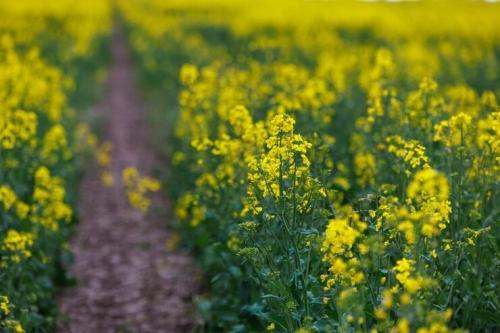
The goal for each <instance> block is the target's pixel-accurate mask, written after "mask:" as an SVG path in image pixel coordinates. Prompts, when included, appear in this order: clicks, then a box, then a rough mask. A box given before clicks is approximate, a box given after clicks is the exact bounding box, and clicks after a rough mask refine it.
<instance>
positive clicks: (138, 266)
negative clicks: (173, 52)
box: [57, 30, 199, 333]
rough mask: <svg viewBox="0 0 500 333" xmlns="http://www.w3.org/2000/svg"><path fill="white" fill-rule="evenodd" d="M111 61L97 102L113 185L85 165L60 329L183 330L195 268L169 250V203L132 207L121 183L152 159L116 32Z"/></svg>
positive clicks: (190, 315) (100, 332) (145, 170)
mask: <svg viewBox="0 0 500 333" xmlns="http://www.w3.org/2000/svg"><path fill="white" fill-rule="evenodd" d="M111 48H112V64H111V68H110V73H109V77H108V81H107V84H106V92H105V94H104V95H105V97H104V101H103V102H102V106H101V107H100V108H98V109H99V110H100V111H99V112H103V114H102V116H103V117H104V119H105V120H106V124H107V125H106V127H105V134H104V137H105V138H104V139H105V140H107V141H109V142H111V143H112V145H113V152H112V166H111V168H112V173H113V175H114V180H115V184H114V185H113V186H112V187H110V188H107V187H105V186H103V185H102V183H101V181H100V172H101V170H100V169H99V168H98V167H96V166H93V165H91V166H89V167H87V168H86V170H85V173H84V178H83V179H82V186H81V194H80V207H79V210H80V212H79V214H80V222H79V224H78V226H77V229H78V230H77V233H76V235H75V237H74V238H73V240H72V249H73V252H74V254H75V258H76V261H75V263H74V264H73V266H72V267H70V272H71V273H72V274H73V275H74V276H75V277H76V278H77V281H78V284H77V286H76V287H74V288H70V289H67V290H66V291H65V292H64V293H63V294H62V296H61V298H60V312H61V318H63V319H62V320H61V322H60V323H59V324H58V328H57V332H60V333H66V332H68V333H83V332H85V333H86V332H89V333H94V332H95V333H107V332H110V333H111V332H113V333H116V332H124V333H125V332H141V333H142V332H144V333H148V332H155V333H159V332H175V333H178V332H189V331H190V330H191V329H192V327H193V323H194V321H195V315H194V311H193V298H194V297H195V295H196V293H197V291H198V275H199V274H198V271H197V269H196V266H195V264H194V262H193V259H192V258H191V257H190V256H189V255H188V254H187V253H182V252H172V251H169V250H167V247H166V245H165V242H166V240H167V239H168V236H169V233H168V229H167V224H168V216H169V212H168V201H166V200H164V199H163V198H156V199H155V200H154V204H153V206H154V207H153V208H152V209H151V210H150V211H151V212H152V213H149V214H147V215H144V214H141V213H140V212H139V211H138V210H136V209H134V208H132V207H131V206H130V205H129V203H128V201H127V198H126V194H125V191H124V188H123V184H122V181H121V173H122V171H123V169H124V168H126V167H129V166H133V167H136V168H137V169H138V170H139V171H140V173H141V175H151V173H152V170H153V168H154V167H155V166H157V165H158V163H159V162H158V161H159V160H158V158H157V156H155V151H154V149H153V147H152V144H151V135H150V131H149V129H148V124H147V121H146V118H147V116H146V110H145V107H144V104H143V102H142V100H141V96H140V94H139V93H138V88H137V87H136V85H135V82H134V75H133V66H132V61H131V55H130V52H129V49H128V46H127V44H126V41H125V37H124V35H123V33H122V32H121V31H120V30H117V31H116V32H115V34H114V37H113V40H112V45H111Z"/></svg>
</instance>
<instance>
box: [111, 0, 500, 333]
mask: <svg viewBox="0 0 500 333" xmlns="http://www.w3.org/2000/svg"><path fill="white" fill-rule="evenodd" d="M118 7H119V12H120V16H121V18H122V19H123V21H124V24H125V26H126V29H127V31H128V34H129V40H130V44H131V47H132V48H133V51H134V55H135V59H136V61H137V65H138V67H139V73H140V77H141V80H142V83H143V84H144V86H145V87H146V90H147V91H148V92H150V93H151V95H152V96H153V95H154V96H155V97H154V98H156V99H157V100H158V101H160V103H163V105H164V110H163V112H165V113H168V114H169V116H166V117H167V118H168V119H169V120H170V121H169V123H165V124H164V130H165V131H166V132H169V133H170V135H171V137H172V138H171V144H170V145H169V149H170V150H171V163H172V170H171V177H170V178H169V181H168V182H167V185H166V187H167V188H169V189H170V190H171V192H172V196H173V197H174V198H175V199H176V205H175V214H176V216H177V218H178V220H179V225H178V228H179V229H178V230H179V235H180V239H181V242H182V243H184V245H185V246H188V247H189V248H191V249H192V250H193V251H194V252H195V253H196V254H197V257H198V259H199V262H200V265H201V267H202V269H203V271H204V273H205V277H206V286H205V290H206V295H204V296H203V297H200V299H199V300H198V305H199V310H200V314H201V317H202V319H203V323H204V324H203V325H202V327H200V331H213V332H221V331H223V332H263V331H266V330H267V331H276V332H301V333H302V332H336V331H341V332H401V333H406V332H419V333H425V332H458V331H461V330H462V329H464V330H469V331H471V332H479V331H481V332H487V331H491V332H493V331H498V330H499V329H500V320H499V318H500V316H499V313H500V300H499V290H500V286H499V285H498V283H499V281H500V270H499V264H500V256H499V245H500V244H499V240H500V238H499V236H498V235H499V232H500V224H499V222H500V216H499V207H500V204H499V195H500V193H499V180H500V136H499V134H500V133H499V132H500V112H499V111H500V110H499V106H498V97H499V94H500V84H499V83H500V77H499V73H500V71H499V61H500V24H499V23H498V22H500V7H499V6H498V5H497V4H488V3H484V2H478V1H476V2H472V1H453V2H451V1H439V2H438V1H435V2H434V1H421V2H411V3H380V2H379V3H361V2H341V1H326V2H323V1H317V2H315V1H300V2H299V1H297V2H295V1H272V2H265V1H252V2H242V1H203V0H199V1H160V0H151V1H142V0H120V1H118Z"/></svg>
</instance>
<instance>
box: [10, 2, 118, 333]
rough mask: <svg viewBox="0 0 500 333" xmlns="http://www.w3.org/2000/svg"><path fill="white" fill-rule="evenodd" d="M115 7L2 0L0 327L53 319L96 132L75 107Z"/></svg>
mask: <svg viewBox="0 0 500 333" xmlns="http://www.w3.org/2000/svg"><path fill="white" fill-rule="evenodd" d="M110 9H111V8H110V6H109V4H108V3H106V2H103V1H98V0H86V1H83V2H74V1H69V0H54V1H50V2H45V1H39V2H37V1H26V0H19V1H17V0H16V1H2V2H0V331H1V332H6V333H7V332H15V333H22V332H47V330H50V329H51V327H53V326H54V321H55V315H56V311H55V309H56V307H55V297H54V294H55V292H56V290H57V288H58V287H59V286H61V285H63V284H65V283H67V282H68V281H65V280H66V277H65V275H64V273H63V271H62V269H61V266H62V264H63V263H65V262H67V261H68V260H70V254H69V252H68V245H67V242H66V241H67V237H68V233H69V230H70V226H71V224H72V223H73V222H74V221H75V219H76V216H75V214H74V207H75V187H76V185H77V182H76V181H75V180H76V178H75V177H76V175H77V165H78V163H77V162H78V158H77V153H78V152H79V151H80V150H81V149H82V145H83V144H84V145H86V144H87V143H88V142H83V138H90V139H92V138H91V137H90V136H89V135H87V134H89V132H88V129H87V128H86V127H85V126H80V125H79V122H78V119H79V117H76V113H75V109H74V108H75V107H79V106H82V105H85V104H86V103H89V102H90V100H91V97H92V95H93V94H94V93H95V91H94V89H93V88H92V87H95V85H96V82H99V81H100V80H102V78H104V76H103V73H104V72H103V68H104V67H103V65H104V64H105V56H104V51H103V50H104V49H103V46H104V40H105V39H106V38H107V36H108V35H109V33H110V31H111V16H110V14H111V10H110ZM92 140H93V139H92ZM92 140H91V141H92ZM90 143H92V142H90Z"/></svg>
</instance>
